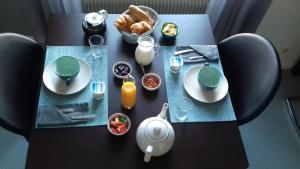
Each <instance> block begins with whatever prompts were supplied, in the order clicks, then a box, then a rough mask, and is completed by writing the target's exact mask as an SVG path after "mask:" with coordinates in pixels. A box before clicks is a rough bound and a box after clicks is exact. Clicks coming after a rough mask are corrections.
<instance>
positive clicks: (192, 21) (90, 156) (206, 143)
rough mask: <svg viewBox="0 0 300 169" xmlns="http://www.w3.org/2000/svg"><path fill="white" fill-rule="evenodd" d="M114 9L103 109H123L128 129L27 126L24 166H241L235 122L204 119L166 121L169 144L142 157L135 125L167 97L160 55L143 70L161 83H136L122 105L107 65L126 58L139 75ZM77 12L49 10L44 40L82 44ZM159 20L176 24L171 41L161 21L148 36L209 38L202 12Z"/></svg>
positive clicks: (184, 40) (182, 40) (188, 40)
mask: <svg viewBox="0 0 300 169" xmlns="http://www.w3.org/2000/svg"><path fill="white" fill-rule="evenodd" d="M117 16H118V15H109V16H108V19H107V26H108V27H107V31H106V33H105V35H104V38H105V44H106V45H108V47H109V76H108V90H109V114H113V113H115V112H124V113H126V114H128V116H129V117H130V118H131V121H132V126H131V130H130V131H129V132H128V133H127V134H126V135H125V136H122V137H115V136H112V135H110V133H109V132H108V131H107V128H106V126H96V127H80V128H62V129H42V130H35V129H33V131H32V134H31V137H30V141H29V149H28V156H27V164H26V168H27V169H100V168H101V169H114V168H118V169H120V168H121V169H134V168H137V169H141V168H155V169H159V168H163V169H169V168H170V169H171V168H172V169H175V168H176V169H177V168H178V169H198V168H199V169H200V168H226V169H227V168H228V169H242V168H243V169H244V168H247V167H248V161H247V157H246V154H245V150H244V147H243V142H242V140H241V136H240V132H239V128H238V125H237V123H236V122H207V123H203V122H202V123H184V124H172V126H173V128H174V130H175V135H176V138H175V145H174V147H173V148H172V150H171V151H170V152H169V153H167V154H166V155H164V156H161V157H153V158H152V159H151V163H148V164H147V163H144V162H143V157H144V154H143V153H142V152H141V151H140V150H139V148H138V147H137V145H136V141H135V134H136V130H137V127H138V125H139V124H140V123H141V122H142V121H143V120H144V119H146V118H148V117H151V116H156V115H157V114H158V113H159V112H160V110H161V106H162V104H163V103H165V102H166V101H167V95H166V87H165V81H164V73H163V60H162V57H161V56H159V57H156V58H155V60H154V62H153V63H152V65H151V66H147V67H146V68H145V69H146V71H147V72H155V73H158V74H159V75H161V77H162V79H163V80H162V85H161V87H160V89H159V90H158V91H157V92H147V91H145V90H144V89H143V88H142V86H141V84H140V83H137V90H138V91H137V100H138V101H137V104H136V107H135V108H134V109H133V110H132V111H126V110H122V108H121V104H120V86H121V82H120V81H119V80H117V79H116V78H114V77H113V75H112V72H111V71H110V68H111V66H112V65H113V63H115V62H116V61H119V60H125V61H128V62H130V64H131V65H132V66H133V69H134V71H133V76H134V77H135V78H136V79H137V81H140V80H141V78H142V72H141V70H140V69H139V66H138V65H137V64H136V63H135V59H134V51H135V48H136V45H130V44H127V43H125V42H124V41H123V40H122V37H121V34H120V33H119V32H118V31H117V30H116V28H115V27H114V26H113V22H114V20H115V19H116V17H117ZM83 17H84V15H83V14H78V15H53V16H52V17H51V19H50V21H49V26H48V38H47V45H88V43H87V37H86V36H85V35H84V33H83V31H82V29H81V21H82V18H83ZM160 17H161V22H160V23H162V22H166V21H174V22H176V23H177V24H178V26H179V28H180V34H179V36H178V37H177V40H176V41H175V42H173V43H172V42H171V43H170V42H165V41H164V40H163V39H162V37H161V34H160V28H161V24H160V25H159V27H158V29H157V30H156V31H155V32H154V37H155V39H156V41H158V42H159V43H160V44H161V45H189V44H199V45H212V44H215V41H214V38H213V34H212V30H211V27H210V23H209V19H208V16H207V15H161V16H160Z"/></svg>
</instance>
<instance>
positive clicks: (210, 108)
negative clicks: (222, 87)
mask: <svg viewBox="0 0 300 169" xmlns="http://www.w3.org/2000/svg"><path fill="white" fill-rule="evenodd" d="M198 48H200V49H201V52H202V53H203V54H204V55H209V54H217V55H219V53H218V49H217V46H216V45H199V46H198ZM175 51H176V47H174V46H172V47H167V46H164V47H162V52H163V60H164V72H165V79H166V88H167V96H168V103H169V112H170V117H171V122H173V123H180V121H179V120H178V119H177V118H176V116H175V112H176V104H175V102H176V98H178V97H189V98H191V97H190V96H189V95H188V93H187V92H186V91H185V89H184V86H183V77H184V74H185V72H186V71H187V70H189V69H190V68H192V67H194V66H196V65H199V64H201V65H204V63H186V64H184V65H183V66H182V67H181V69H180V72H179V73H178V74H173V73H171V72H170V69H169V68H170V61H169V58H170V57H171V56H174V52H175ZM209 64H210V66H213V67H216V68H218V69H219V70H220V71H221V72H223V70H222V66H221V64H220V61H214V62H209ZM191 100H192V101H193V104H194V106H193V110H192V111H191V112H189V113H188V118H187V119H186V120H185V121H183V122H216V121H234V120H236V117H235V114H234V110H233V107H232V103H231V99H230V96H229V93H227V95H226V96H225V97H224V98H223V99H222V100H220V101H218V102H216V103H202V102H199V101H197V100H195V99H193V98H191Z"/></svg>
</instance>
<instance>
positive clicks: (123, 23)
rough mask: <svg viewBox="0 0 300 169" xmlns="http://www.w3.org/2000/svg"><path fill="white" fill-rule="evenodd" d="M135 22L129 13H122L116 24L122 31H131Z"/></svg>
mask: <svg viewBox="0 0 300 169" xmlns="http://www.w3.org/2000/svg"><path fill="white" fill-rule="evenodd" d="M133 23H134V19H133V18H132V17H131V16H130V15H127V14H124V15H120V16H119V18H118V19H117V20H116V21H115V23H114V25H115V26H116V27H117V28H118V29H119V30H121V31H126V32H129V30H130V26H131V25H132V24H133Z"/></svg>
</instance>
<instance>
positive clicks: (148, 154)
mask: <svg viewBox="0 0 300 169" xmlns="http://www.w3.org/2000/svg"><path fill="white" fill-rule="evenodd" d="M152 152H153V146H152V145H148V146H147V149H146V152H145V156H144V161H145V162H146V163H149V162H150V159H151V156H152Z"/></svg>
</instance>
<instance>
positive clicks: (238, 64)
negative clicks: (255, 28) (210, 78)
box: [218, 33, 281, 125]
mask: <svg viewBox="0 0 300 169" xmlns="http://www.w3.org/2000/svg"><path fill="white" fill-rule="evenodd" d="M218 49H219V52H220V58H221V63H222V66H223V70H224V74H225V76H226V78H227V79H228V83H229V94H230V97H231V100H232V104H233V108H234V111H235V114H236V117H237V122H238V124H239V125H242V124H245V123H247V122H249V121H251V120H253V119H255V118H256V117H257V116H258V115H260V114H261V113H262V112H263V110H264V109H265V108H266V107H267V106H268V104H269V103H270V102H271V100H272V98H273V97H274V95H275V93H276V91H277V89H278V87H279V84H280V80H281V65H280V60H279V56H278V54H277V51H276V49H275V48H274V46H273V45H272V44H271V43H270V42H269V41H268V40H266V39H264V38H263V37H261V36H259V35H256V34H250V33H242V34H237V35H234V36H231V37H229V38H227V39H225V40H223V41H222V42H221V43H219V44H218Z"/></svg>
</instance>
